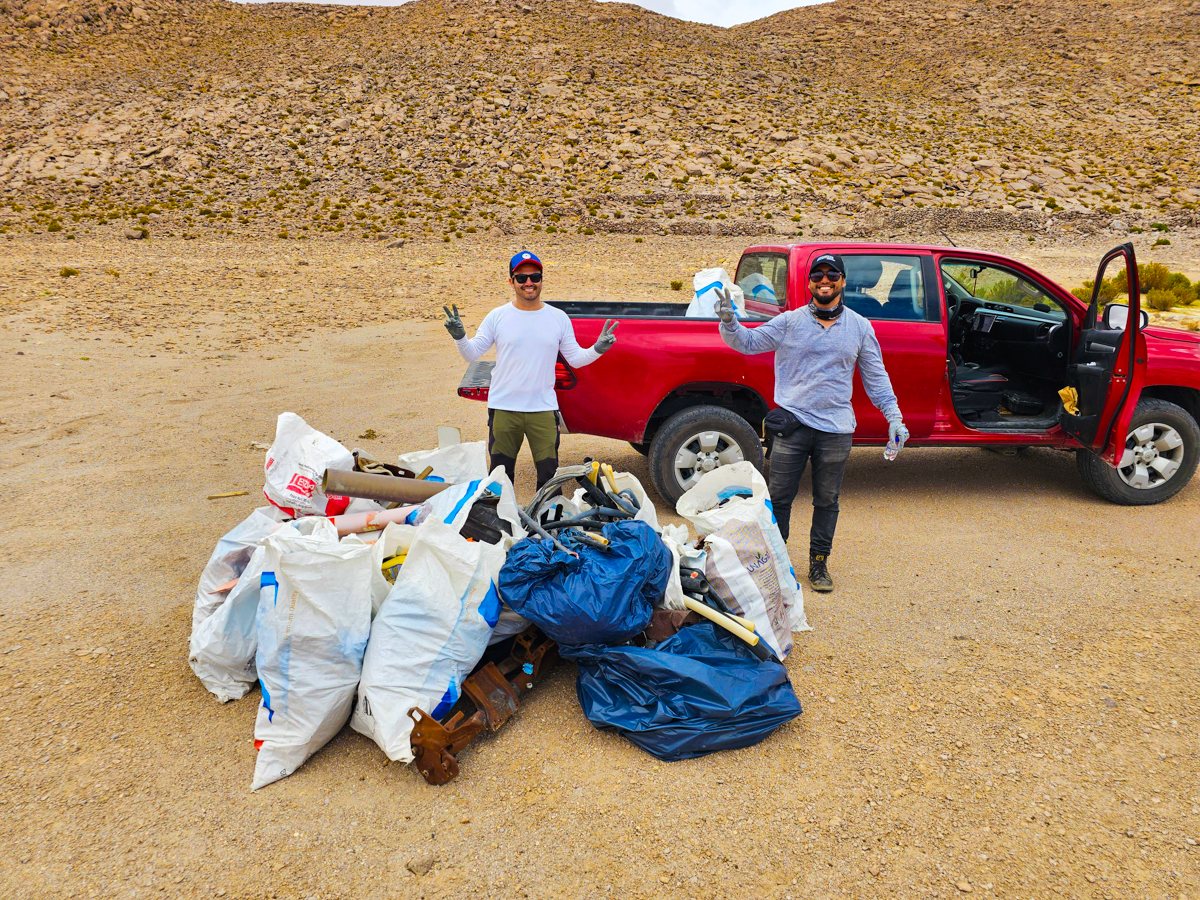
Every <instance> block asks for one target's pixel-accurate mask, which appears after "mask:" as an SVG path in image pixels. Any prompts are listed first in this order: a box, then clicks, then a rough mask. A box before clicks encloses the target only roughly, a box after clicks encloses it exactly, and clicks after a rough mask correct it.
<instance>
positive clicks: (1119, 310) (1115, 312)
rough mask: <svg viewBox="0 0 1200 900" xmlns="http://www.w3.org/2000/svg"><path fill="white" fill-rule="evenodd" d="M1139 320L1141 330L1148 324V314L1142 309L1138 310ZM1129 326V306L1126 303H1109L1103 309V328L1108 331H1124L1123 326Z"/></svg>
mask: <svg viewBox="0 0 1200 900" xmlns="http://www.w3.org/2000/svg"><path fill="white" fill-rule="evenodd" d="M1138 312H1139V314H1140V315H1139V316H1138V318H1139V319H1141V325H1140V327H1141V328H1145V327H1146V326H1147V325H1149V324H1150V314H1149V313H1147V312H1146V311H1145V310H1144V309H1141V310H1138ZM1128 324H1129V304H1128V303H1110V304H1108V306H1106V307H1104V327H1105V328H1107V329H1108V330H1109V331H1124V330H1125V326H1126V325H1128Z"/></svg>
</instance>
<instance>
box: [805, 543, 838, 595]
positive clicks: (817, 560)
mask: <svg viewBox="0 0 1200 900" xmlns="http://www.w3.org/2000/svg"><path fill="white" fill-rule="evenodd" d="M826 559H828V557H827V556H826V555H825V554H824V553H810V554H809V555H808V583H809V584H811V585H812V589H813V590H814V591H819V592H820V593H822V594H827V593H829V592H830V591H832V590H833V578H832V577H831V576H830V574H829V567H828V566H827V565H825V560H826Z"/></svg>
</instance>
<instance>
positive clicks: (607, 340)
mask: <svg viewBox="0 0 1200 900" xmlns="http://www.w3.org/2000/svg"><path fill="white" fill-rule="evenodd" d="M619 324H620V323H619V322H614V321H613V320H612V319H605V320H604V327H603V328H601V329H600V337H598V338H596V343H594V344H593V345H592V349H593V350H595V351H596V352H597V353H607V352H608V351H609V350H610V349H612V345H613V344H615V343H616V342H617V336H616V335H615V334H613V332H614V331H616V330H617V325H619Z"/></svg>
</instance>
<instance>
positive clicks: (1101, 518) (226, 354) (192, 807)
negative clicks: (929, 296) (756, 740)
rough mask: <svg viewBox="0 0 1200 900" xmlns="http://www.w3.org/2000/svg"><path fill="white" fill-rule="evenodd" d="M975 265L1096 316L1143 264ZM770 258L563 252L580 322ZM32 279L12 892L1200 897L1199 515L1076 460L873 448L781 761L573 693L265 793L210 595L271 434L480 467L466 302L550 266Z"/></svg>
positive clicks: (471, 256) (123, 265)
mask: <svg viewBox="0 0 1200 900" xmlns="http://www.w3.org/2000/svg"><path fill="white" fill-rule="evenodd" d="M977 238H978V239H977V240H975V241H974V243H976V244H983V245H985V246H989V247H994V248H997V249H1001V250H1007V251H1008V252H1010V253H1012V254H1014V255H1021V256H1023V257H1024V258H1027V259H1030V260H1031V261H1033V262H1035V263H1036V264H1039V265H1042V266H1044V267H1045V268H1046V269H1047V270H1048V271H1049V272H1050V273H1051V274H1052V275H1055V276H1057V277H1060V279H1061V280H1062V281H1063V282H1064V283H1066V284H1068V285H1070V284H1076V283H1078V281H1079V280H1081V279H1082V278H1083V277H1089V276H1090V275H1091V273H1092V270H1093V266H1094V260H1095V259H1096V257H1097V256H1098V254H1099V252H1100V251H1101V250H1103V249H1105V248H1106V246H1107V244H1108V243H1110V242H1111V240H1110V239H1104V238H1091V239H1083V238H1077V239H1071V240H1067V239H1064V240H1062V241H1060V242H1058V243H1046V244H1038V245H1036V246H1034V245H1030V244H1028V243H1027V242H1026V240H1025V238H1024V237H1023V236H1020V235H1016V236H1004V235H983V236H977ZM741 244H742V242H740V241H730V240H723V241H721V242H716V243H714V242H713V241H708V240H704V241H702V240H700V239H695V240H690V239H682V238H678V239H650V241H649V242H647V243H641V244H639V243H635V242H634V241H633V239H632V238H605V239H601V238H596V239H594V240H592V241H588V242H574V243H573V242H571V241H568V240H559V241H557V242H550V241H549V240H547V241H546V242H545V243H539V244H538V245H537V248H536V249H539V250H541V251H543V252H544V256H545V258H546V259H547V260H548V263H549V264H548V268H547V271H548V283H547V296H548V297H553V296H555V295H558V296H564V295H565V296H574V297H582V298H585V299H593V298H603V297H620V296H631V297H642V298H649V297H651V296H662V293H663V291H666V290H668V289H667V287H666V284H667V282H668V281H669V280H671V279H676V278H682V279H684V280H685V282H686V281H687V280H688V279H690V274H691V273H692V272H694V271H696V270H697V269H699V268H700V267H702V266H703V265H706V264H717V263H720V262H721V260H722V259H723V258H724V259H727V261H728V262H729V263H732V262H734V261H736V255H737V252H738V250H739V248H740V246H741ZM0 248H3V250H4V251H5V252H4V254H3V255H2V256H0V303H2V306H0V316H2V321H3V331H2V332H0V354H2V355H3V358H4V359H5V360H7V362H6V363H5V365H4V385H5V387H4V391H3V394H2V395H0V435H3V440H2V442H0V466H2V470H3V484H4V490H3V494H4V498H5V508H6V513H7V515H6V522H5V525H4V526H3V528H2V529H0V565H2V566H3V572H4V575H3V578H2V579H0V721H2V722H3V730H2V734H3V739H2V740H0V859H2V860H3V861H4V862H3V865H0V895H3V896H5V897H16V898H41V897H81V898H82V897H121V898H133V897H139V898H142V897H189V898H190V897H239V898H260V897H278V898H302V897H303V898H343V897H344V898H370V900H375V898H379V900H387V898H421V897H424V898H440V897H447V898H449V897H455V898H457V897H536V898H585V897H586V898H608V897H668V898H676V897H678V898H690V897H696V898H708V897H721V898H726V897H727V898H745V897H766V898H787V897H813V898H817V897H820V898H827V897H879V896H884V897H891V896H895V897H908V898H926V897H933V898H947V897H952V896H956V895H959V894H974V895H977V896H980V897H1009V898H1022V900H1025V898H1047V897H1053V896H1061V897H1080V898H1109V900H1118V898H1120V900H1124V898H1135V897H1136V898H1143V897H1145V898H1171V900H1177V898H1195V897H1197V896H1200V875H1198V871H1200V863H1198V861H1200V855H1198V853H1200V848H1198V847H1197V843H1196V842H1197V840H1200V825H1198V824H1197V823H1198V822H1200V815H1198V814H1200V760H1198V757H1197V753H1198V747H1197V734H1198V726H1200V716H1198V709H1197V705H1196V680H1195V679H1196V671H1197V669H1196V660H1197V649H1198V646H1200V630H1198V627H1197V622H1196V615H1197V612H1198V607H1200V603H1198V599H1200V561H1198V555H1197V550H1196V548H1197V529H1198V524H1197V523H1200V484H1193V485H1191V486H1190V487H1188V488H1187V489H1186V490H1185V491H1184V492H1183V493H1182V494H1180V495H1179V496H1178V497H1177V498H1176V499H1174V500H1172V501H1170V502H1168V503H1166V504H1163V505H1161V506H1157V507H1149V508H1135V509H1126V508H1121V507H1117V506H1112V505H1109V504H1107V503H1104V502H1103V501H1101V500H1099V499H1097V498H1095V497H1093V496H1092V495H1090V494H1088V493H1087V492H1086V491H1085V490H1084V488H1083V487H1082V486H1081V484H1080V483H1079V481H1078V480H1077V478H1076V476H1075V470H1074V463H1073V460H1072V458H1071V457H1070V455H1069V454H1065V453H1059V452H1053V451H1042V450H1038V451H1026V452H1022V453H1020V454H1019V455H1016V456H1011V457H1008V456H1001V455H997V454H992V453H986V452H982V451H978V450H919V449H912V450H909V451H906V452H905V453H903V454H901V456H900V458H899V459H898V460H897V461H896V462H894V463H886V462H885V461H884V460H883V459H882V458H881V455H880V453H879V452H878V451H877V450H865V449H863V450H856V451H855V452H854V453H853V455H852V457H851V462H850V468H849V472H848V474H847V478H846V488H845V491H844V495H843V513H842V519H841V527H840V528H839V532H838V541H837V548H836V552H835V554H834V556H833V558H832V561H831V562H832V570H833V573H834V576H835V578H836V579H837V584H838V586H837V590H836V592H835V593H833V594H832V595H827V596H813V595H812V594H808V595H807V609H808V617H809V620H810V622H812V623H813V625H814V626H815V631H813V632H812V633H810V634H805V635H802V636H800V637H799V638H798V641H797V646H796V651H795V653H794V655H793V656H792V657H791V658H790V659H789V661H788V667H789V669H790V671H791V675H792V679H793V682H794V684H795V687H796V690H797V693H798V694H799V696H800V698H801V701H802V703H803V705H804V714H803V715H802V716H801V717H800V718H799V719H798V720H797V721H795V722H794V723H792V724H790V725H788V726H786V727H784V728H782V729H780V731H779V732H777V733H776V734H775V735H773V736H772V737H771V738H769V739H768V740H767V741H765V742H763V743H761V744H759V745H758V746H755V747H753V748H749V749H746V750H742V751H737V752H729V753H723V754H719V755H716V756H712V757H708V758H705V759H700V760H694V761H688V762H681V763H675V764H663V763H659V762H657V761H655V760H654V759H653V758H651V757H650V756H648V755H646V754H644V753H642V752H641V751H639V750H637V749H636V748H634V747H633V746H632V745H631V744H629V743H627V742H625V741H624V740H622V739H620V738H618V737H615V736H612V735H608V734H602V733H599V732H597V731H595V730H594V729H593V728H592V727H591V726H590V725H589V723H588V722H587V721H586V720H585V719H584V717H583V715H582V713H581V712H580V709H579V705H578V703H577V701H576V699H575V693H574V673H573V669H572V667H571V666H570V665H567V664H564V665H563V666H562V667H561V668H560V669H558V670H557V671H556V672H555V673H553V674H552V675H551V676H550V678H549V679H548V680H547V681H546V682H545V683H544V684H543V685H542V686H541V687H540V688H539V689H538V690H537V691H536V692H535V693H534V694H533V695H532V696H531V697H530V698H529V700H528V703H526V704H525V705H523V707H522V709H521V711H520V713H519V715H518V716H517V718H516V719H514V720H513V721H512V722H511V723H510V724H509V725H507V726H506V727H505V728H504V730H503V731H501V732H500V733H499V734H497V735H495V736H494V737H492V738H489V739H485V740H482V741H480V742H479V743H478V744H477V745H475V746H473V747H472V748H470V749H469V750H468V751H466V752H465V753H464V754H463V755H462V759H461V761H462V765H463V772H462V775H461V776H460V777H459V779H458V780H457V781H455V782H453V783H452V784H450V785H448V786H446V787H443V788H433V787H430V786H429V785H427V784H425V782H424V781H422V780H421V778H420V777H419V775H418V774H417V773H416V771H415V770H413V769H412V768H406V767H402V766H399V765H395V764H393V765H389V764H387V762H386V760H385V758H384V756H383V754H382V753H381V752H380V751H379V750H378V749H377V748H376V747H375V745H374V744H372V743H371V742H369V741H368V740H367V739H365V738H363V737H361V736H360V735H358V734H355V733H353V732H351V731H350V730H349V729H346V730H344V731H343V732H342V733H341V734H340V735H339V736H338V737H337V738H336V739H335V740H334V741H332V742H331V743H330V744H329V745H328V746H327V747H326V748H325V749H324V750H322V751H321V752H320V753H318V754H317V755H316V756H315V757H313V758H312V759H311V760H310V761H309V762H308V763H307V764H306V765H305V766H304V767H303V768H302V769H300V770H299V771H298V772H297V773H296V774H295V775H293V776H292V777H290V778H287V779H285V780H284V781H282V782H279V783H277V784H275V785H272V786H270V787H268V788H266V789H264V790H263V791H261V792H259V793H256V794H255V793H251V792H250V790H249V787H250V777H251V773H252V771H253V767H254V753H255V751H254V746H253V744H252V736H253V734H252V729H253V721H254V716H255V708H256V705H257V699H258V694H257V691H255V692H253V693H251V694H250V695H249V696H247V697H246V698H245V699H243V700H242V701H239V702H236V703H232V704H228V705H225V706H221V705H219V704H218V703H216V702H215V701H214V700H213V699H212V697H211V696H210V695H209V694H207V692H205V691H204V689H203V688H202V687H201V685H200V684H199V682H198V681H197V680H196V679H195V678H194V677H193V675H192V673H191V671H190V670H189V668H188V665H187V659H186V657H187V642H188V633H189V628H190V613H191V606H192V599H193V594H194V590H195V584H196V579H197V577H198V575H199V573H200V570H201V568H202V567H203V565H204V562H205V561H206V560H207V558H208V555H209V552H210V551H211V548H212V546H213V544H214V543H215V541H216V540H217V538H218V537H219V536H220V535H221V534H223V533H224V532H225V531H226V530H228V529H229V528H230V527H231V526H232V525H234V524H235V523H236V522H238V521H239V520H240V519H241V518H243V517H244V516H245V515H246V514H247V513H248V512H249V511H250V510H251V509H252V508H253V507H255V506H257V505H260V498H259V497H258V492H259V489H260V487H261V483H262V461H263V460H262V457H263V454H262V452H261V451H258V450H255V449H252V448H251V442H252V441H260V442H266V443H269V442H270V440H271V438H272V436H273V433H274V422H275V417H276V415H277V414H278V413H279V412H281V411H284V410H293V411H295V412H297V413H299V414H301V415H302V416H304V417H305V418H306V419H307V420H308V421H309V422H310V423H312V424H313V425H315V426H316V427H318V428H320V429H322V430H324V431H326V432H327V433H330V434H332V435H334V436H335V437H337V438H338V439H340V440H342V441H343V442H344V443H346V444H347V445H349V446H355V445H358V446H362V447H364V448H366V449H369V450H371V451H372V452H373V453H376V454H377V455H380V456H383V457H386V458H390V457H392V456H393V455H394V454H395V453H397V452H400V451H402V450H406V449H419V448H422V447H427V446H431V445H433V444H434V443H435V438H434V426H436V425H437V424H440V423H455V424H460V425H462V427H463V429H464V433H465V436H466V437H467V438H469V439H479V438H481V437H482V436H483V434H484V424H485V410H484V407H483V405H482V404H477V403H471V402H468V401H464V400H460V399H458V398H457V397H456V396H455V392H454V389H455V387H456V385H457V383H458V380H459V377H460V375H461V372H462V369H463V365H462V363H461V361H460V360H459V358H458V357H457V355H456V353H455V352H454V349H453V347H452V346H451V345H450V342H449V340H448V338H447V337H446V334H445V332H444V331H443V329H442V327H441V325H440V324H439V322H438V321H437V316H436V311H437V310H438V309H439V308H440V306H441V304H442V303H443V302H449V301H455V302H457V303H458V304H459V307H460V309H464V308H465V310H466V316H465V318H466V320H467V323H468V326H469V327H473V326H474V325H476V324H478V321H479V319H480V318H481V317H482V315H483V314H484V312H486V310H487V309H488V308H490V306H492V305H495V304H497V303H499V302H502V301H503V299H504V294H503V289H504V284H503V281H502V277H503V276H502V266H503V262H504V260H506V259H507V256H508V254H509V253H511V252H512V251H513V250H514V249H516V246H515V245H510V244H507V243H503V242H502V241H499V240H497V241H494V242H492V243H488V242H487V241H480V242H479V243H477V244H471V245H466V246H461V245H459V246H456V247H455V249H454V251H453V252H452V251H451V249H450V248H449V247H447V246H444V245H442V244H437V245H432V244H430V245H417V246H410V247H407V248H404V249H403V250H399V251H395V250H393V251H386V250H383V249H382V248H381V247H376V246H374V245H364V246H358V245H354V244H350V243H346V244H321V245H313V246H304V245H302V244H299V243H297V242H285V241H270V242H264V243H261V244H246V243H229V244H221V243H216V242H209V243H204V242H199V241H197V242H186V243H185V242H181V241H180V242H172V241H168V240H151V241H147V242H138V243H132V242H117V241H113V242H110V243H102V242H98V243H89V244H86V245H84V244H82V243H80V244H78V245H76V244H72V243H67V242H64V241H51V240H50V239H49V238H48V237H42V238H28V239H21V240H9V241H5V242H3V243H0ZM1171 250H1172V252H1173V253H1175V254H1177V258H1175V259H1173V260H1171V261H1170V262H1171V264H1172V267H1173V268H1183V269H1184V271H1190V274H1192V275H1195V274H1197V273H1196V271H1195V270H1196V268H1197V263H1196V260H1197V259H1200V254H1197V253H1196V250H1195V247H1194V246H1193V245H1192V244H1190V243H1188V242H1187V241H1186V240H1183V239H1181V240H1177V241H1176V242H1175V244H1174V245H1173V247H1172V248H1171ZM64 266H70V267H73V268H77V269H79V270H80V272H81V274H80V275H78V276H69V277H62V276H60V275H59V270H60V269H61V268H62V267H64ZM618 335H619V332H618ZM367 429H374V431H375V433H376V435H377V437H376V438H375V439H373V440H368V439H364V438H360V437H359V435H363V434H365V433H367ZM584 455H594V456H598V457H600V458H604V459H608V460H610V461H611V462H612V463H613V464H614V465H615V466H616V467H617V468H619V469H620V468H625V469H628V470H630V471H632V472H634V473H635V474H637V475H638V476H639V477H640V478H641V479H642V480H643V481H644V482H646V483H648V482H649V479H648V477H647V472H646V466H645V460H644V459H643V458H642V457H641V456H639V455H638V454H637V453H635V452H634V451H633V450H631V449H630V448H629V447H628V446H627V445H624V444H621V443H619V442H615V441H607V440H599V439H595V438H590V437H587V436H580V435H572V436H568V437H566V438H565V439H564V441H563V453H562V457H563V460H564V462H575V461H579V460H580V459H581V458H582V457H583V456H584ZM518 468H519V478H518V484H517V491H518V495H519V496H520V497H522V498H527V497H529V496H530V494H531V493H532V489H533V483H532V477H533V472H532V465H531V463H530V462H529V460H528V457H527V456H523V458H522V460H521V462H520V464H519V467H518ZM242 489H244V490H247V491H249V492H250V493H249V495H248V496H244V497H237V498H232V499H224V500H212V501H210V500H206V499H205V497H206V495H208V494H213V493H218V492H226V491H234V490H242ZM802 490H803V488H802ZM802 506H803V504H798V511H797V519H796V522H795V525H794V527H793V535H794V537H793V538H792V541H791V551H792V555H793V558H794V559H796V560H800V559H801V558H802V557H803V555H804V552H805V549H806V548H805V537H804V535H805V532H806V530H807V520H806V512H807V511H806V510H803V509H802V508H801V507H802ZM660 515H661V516H662V517H663V518H664V519H665V520H668V521H677V519H676V518H675V517H674V515H673V514H668V513H667V510H666V509H665V508H664V507H660ZM411 869H416V870H417V871H419V872H420V871H423V872H424V874H414V872H413V871H411Z"/></svg>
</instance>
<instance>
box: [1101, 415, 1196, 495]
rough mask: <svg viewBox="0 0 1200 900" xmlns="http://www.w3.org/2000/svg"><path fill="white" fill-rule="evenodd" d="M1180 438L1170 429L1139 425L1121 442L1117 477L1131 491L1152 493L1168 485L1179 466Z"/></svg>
mask: <svg viewBox="0 0 1200 900" xmlns="http://www.w3.org/2000/svg"><path fill="white" fill-rule="evenodd" d="M1185 449H1186V448H1185V447H1184V443H1183V438H1182V437H1181V436H1180V434H1179V432H1178V431H1176V430H1175V429H1174V428H1172V427H1171V426H1170V425H1164V424H1163V423H1161V422H1150V423H1147V424H1145V425H1139V426H1138V427H1137V428H1135V429H1133V431H1131V432H1129V437H1127V438H1126V439H1125V452H1124V453H1122V454H1121V460H1120V462H1118V463H1117V474H1119V475H1120V476H1121V480H1122V481H1124V482H1125V483H1126V484H1127V485H1129V486H1130V487H1131V488H1135V489H1137V490H1141V491H1148V490H1152V489H1154V488H1156V487H1160V486H1162V485H1164V484H1166V483H1167V482H1168V481H1170V480H1171V479H1172V478H1173V477H1174V476H1175V473H1176V472H1178V471H1179V469H1180V467H1181V466H1182V465H1183V454H1184V450H1185Z"/></svg>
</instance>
